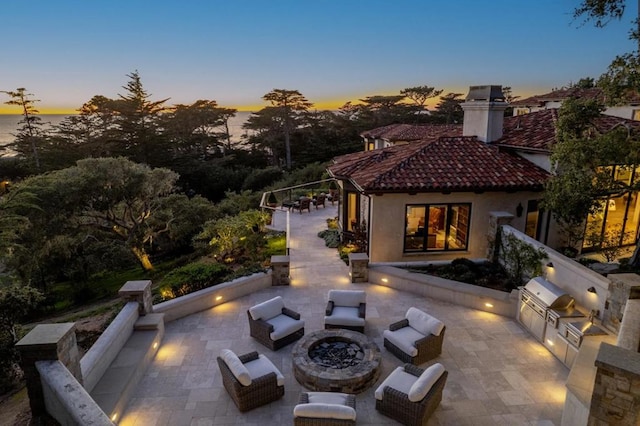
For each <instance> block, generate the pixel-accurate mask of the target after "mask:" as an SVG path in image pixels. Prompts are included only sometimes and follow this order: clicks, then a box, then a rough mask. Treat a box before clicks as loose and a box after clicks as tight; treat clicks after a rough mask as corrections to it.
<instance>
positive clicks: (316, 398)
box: [307, 392, 348, 405]
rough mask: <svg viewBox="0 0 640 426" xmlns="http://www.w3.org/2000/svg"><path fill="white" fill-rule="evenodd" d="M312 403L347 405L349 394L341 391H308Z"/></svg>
mask: <svg viewBox="0 0 640 426" xmlns="http://www.w3.org/2000/svg"><path fill="white" fill-rule="evenodd" d="M307 395H308V396H309V402H310V403H319V404H339V405H345V404H346V402H347V397H348V395H347V394H346V393H340V392H307Z"/></svg>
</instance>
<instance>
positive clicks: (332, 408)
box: [293, 402, 356, 420]
mask: <svg viewBox="0 0 640 426" xmlns="http://www.w3.org/2000/svg"><path fill="white" fill-rule="evenodd" d="M293 415H294V416H295V417H316V418H322V419H340V420H355V419H356V410H354V409H353V408H352V407H349V406H346V405H340V404H324V403H318V402H315V403H312V402H310V403H308V404H298V405H296V406H295V407H294V408H293Z"/></svg>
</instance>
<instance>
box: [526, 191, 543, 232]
mask: <svg viewBox="0 0 640 426" xmlns="http://www.w3.org/2000/svg"><path fill="white" fill-rule="evenodd" d="M541 217H542V209H540V207H539V205H538V200H529V201H528V202H527V221H526V223H525V226H524V233H525V234H527V235H528V236H530V237H531V238H534V239H536V240H539V239H540V230H541V229H540V225H541V224H542V221H541V220H540V218H541Z"/></svg>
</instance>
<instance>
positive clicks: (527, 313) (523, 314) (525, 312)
mask: <svg viewBox="0 0 640 426" xmlns="http://www.w3.org/2000/svg"><path fill="white" fill-rule="evenodd" d="M532 318H533V311H532V310H531V308H529V307H528V306H527V305H525V304H523V305H522V306H521V307H520V322H521V323H522V324H523V325H524V326H525V327H527V328H529V329H531V320H532Z"/></svg>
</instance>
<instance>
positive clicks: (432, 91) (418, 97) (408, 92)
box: [400, 86, 442, 115]
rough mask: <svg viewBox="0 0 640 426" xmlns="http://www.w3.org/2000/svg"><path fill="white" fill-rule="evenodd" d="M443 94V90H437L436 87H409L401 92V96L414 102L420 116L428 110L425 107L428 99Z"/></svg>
mask: <svg viewBox="0 0 640 426" xmlns="http://www.w3.org/2000/svg"><path fill="white" fill-rule="evenodd" d="M441 93H442V90H436V88H435V87H429V86H416V87H408V88H406V89H402V90H401V91H400V94H401V95H404V96H405V97H407V98H409V99H411V100H412V101H413V103H414V105H415V106H416V107H417V108H418V115H420V114H421V113H424V112H426V111H427V110H428V109H427V107H426V106H425V103H426V102H427V100H428V99H431V98H435V97H436V96H440V94H441Z"/></svg>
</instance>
